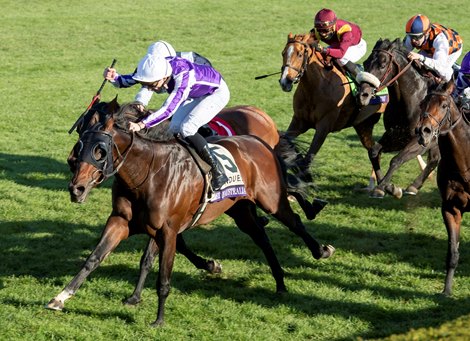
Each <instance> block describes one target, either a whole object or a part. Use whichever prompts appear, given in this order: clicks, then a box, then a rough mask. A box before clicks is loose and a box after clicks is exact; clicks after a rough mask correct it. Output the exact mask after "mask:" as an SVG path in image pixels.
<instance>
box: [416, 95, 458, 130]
mask: <svg viewBox="0 0 470 341" xmlns="http://www.w3.org/2000/svg"><path fill="white" fill-rule="evenodd" d="M429 96H442V97H445V98H446V101H447V103H448V105H447V110H446V113H445V115H444V117H443V118H442V119H441V120H440V121H439V120H438V119H437V118H436V117H434V116H433V115H431V114H430V113H429V112H428V111H424V112H423V113H422V114H421V117H420V119H421V120H423V119H424V118H428V117H429V118H430V119H431V120H432V121H434V122H435V123H436V124H437V129H433V132H432V134H431V139H433V138H438V137H439V135H446V134H448V133H449V132H450V131H451V130H452V129H454V127H455V126H456V125H457V123H459V121H460V120H461V119H462V117H463V114H462V112H461V111H460V110H459V113H460V115H459V117H457V119H456V120H455V121H454V122H452V117H451V112H450V108H451V101H453V99H452V96H451V95H443V94H442V93H437V92H431V93H429V94H428V97H429ZM446 123H449V128H447V129H446V130H445V131H441V129H442V127H443V126H444V125H445V124H446Z"/></svg>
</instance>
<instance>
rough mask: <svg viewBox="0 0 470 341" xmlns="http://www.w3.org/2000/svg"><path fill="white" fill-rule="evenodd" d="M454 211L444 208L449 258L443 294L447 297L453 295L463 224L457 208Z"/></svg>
mask: <svg viewBox="0 0 470 341" xmlns="http://www.w3.org/2000/svg"><path fill="white" fill-rule="evenodd" d="M451 208H452V210H451V211H449V210H446V209H444V208H442V217H443V218H444V224H445V225H446V229H447V238H448V241H447V257H446V279H445V282H444V290H443V291H442V293H443V294H444V295H446V296H451V295H452V281H453V279H454V274H455V269H456V268H457V265H458V263H459V239H460V224H461V223H462V214H461V212H460V210H459V209H457V208H456V207H451Z"/></svg>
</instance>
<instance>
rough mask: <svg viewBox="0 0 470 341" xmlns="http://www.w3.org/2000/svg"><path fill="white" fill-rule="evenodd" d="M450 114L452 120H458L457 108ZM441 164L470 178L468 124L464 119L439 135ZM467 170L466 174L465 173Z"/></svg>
mask: <svg viewBox="0 0 470 341" xmlns="http://www.w3.org/2000/svg"><path fill="white" fill-rule="evenodd" d="M454 111H456V112H455V114H454V115H452V122H454V123H455V122H456V120H458V115H459V114H458V109H455V110H454ZM438 143H439V150H440V152H441V165H445V166H448V167H450V168H455V169H453V170H454V171H458V172H459V173H460V174H462V175H463V176H464V178H470V125H469V124H468V123H467V121H466V120H464V119H463V118H460V121H459V122H458V123H457V124H456V125H455V127H453V129H452V130H450V131H449V132H447V133H444V134H442V135H440V136H439V141H438ZM467 172H468V174H467Z"/></svg>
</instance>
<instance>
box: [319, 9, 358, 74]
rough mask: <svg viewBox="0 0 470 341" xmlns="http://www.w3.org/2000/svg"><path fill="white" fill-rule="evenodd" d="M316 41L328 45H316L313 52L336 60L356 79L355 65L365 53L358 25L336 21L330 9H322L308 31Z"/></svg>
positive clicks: (356, 67) (356, 69) (356, 68)
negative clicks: (312, 26)
mask: <svg viewBox="0 0 470 341" xmlns="http://www.w3.org/2000/svg"><path fill="white" fill-rule="evenodd" d="M310 32H311V34H313V35H314V36H315V38H316V39H317V40H321V41H322V42H324V43H326V44H328V46H327V47H321V46H320V45H317V46H316V47H315V50H316V51H317V52H320V53H321V54H322V55H323V56H324V57H326V56H331V57H333V58H335V59H337V60H338V63H339V64H340V65H341V66H343V67H344V68H345V69H346V70H347V71H349V73H350V74H351V76H353V77H354V78H356V76H357V74H358V73H359V72H361V70H360V68H359V67H358V66H357V65H356V64H355V63H356V62H357V61H358V60H359V59H361V58H362V57H363V56H364V55H365V54H366V51H367V43H366V42H365V40H364V39H362V31H361V29H360V28H359V26H358V25H356V24H353V23H351V22H348V21H345V20H341V19H338V18H337V17H336V14H335V12H333V11H332V10H331V9H326V8H324V9H322V10H321V11H319V12H318V13H317V14H316V15H315V21H314V28H313V29H312V30H311V31H310Z"/></svg>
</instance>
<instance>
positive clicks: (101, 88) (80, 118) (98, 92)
mask: <svg viewBox="0 0 470 341" xmlns="http://www.w3.org/2000/svg"><path fill="white" fill-rule="evenodd" d="M116 62H117V60H116V59H113V62H112V63H111V66H110V68H113V67H114V65H116ZM106 82H107V80H106V79H105V80H104V81H103V83H101V86H100V88H99V89H98V91H97V92H96V95H95V96H93V99H92V100H91V103H90V105H88V107H87V108H86V110H85V111H84V112H83V113H82V114H81V115H80V117H79V118H78V119H77V120H76V121H75V123H74V124H73V126H72V128H70V130H69V134H72V131H74V129H75V128H76V127H77V126H78V125H79V124H80V122H81V121H82V120H83V117H84V116H85V115H86V114H87V113H88V111H89V110H90V108H91V107H92V106H93V104H95V102H96V101H99V99H100V97H101V90H103V88H104V85H105V84H106Z"/></svg>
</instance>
